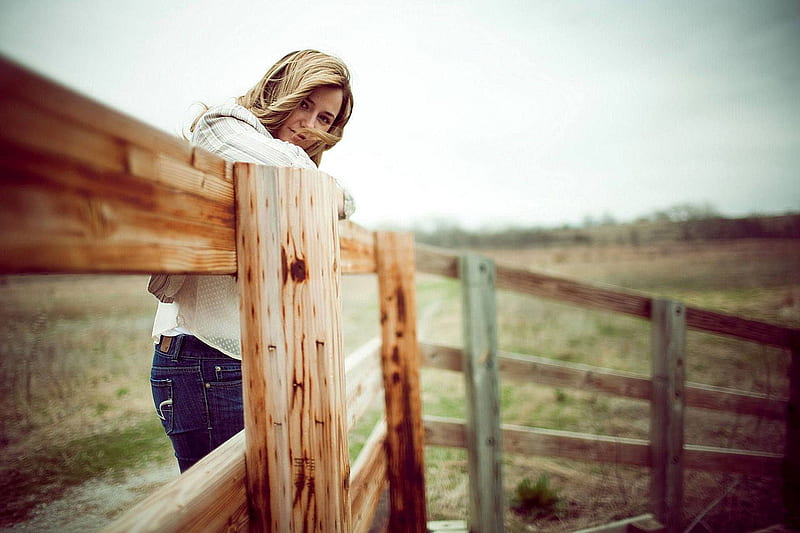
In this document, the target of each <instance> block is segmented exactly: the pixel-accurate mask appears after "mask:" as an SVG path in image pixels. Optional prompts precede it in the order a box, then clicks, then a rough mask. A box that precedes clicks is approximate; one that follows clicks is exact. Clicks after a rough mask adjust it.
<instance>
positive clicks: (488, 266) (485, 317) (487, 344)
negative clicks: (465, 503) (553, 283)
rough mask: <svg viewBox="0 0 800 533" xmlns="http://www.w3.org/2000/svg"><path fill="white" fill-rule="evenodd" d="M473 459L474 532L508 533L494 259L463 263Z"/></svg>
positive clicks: (470, 258)
mask: <svg viewBox="0 0 800 533" xmlns="http://www.w3.org/2000/svg"><path fill="white" fill-rule="evenodd" d="M458 264H459V277H460V278H461V292H462V302H463V307H462V315H463V326H462V327H463V338H464V350H463V357H464V379H465V381H466V397H467V450H468V454H469V488H470V506H469V529H470V531H472V532H478V531H480V532H481V533H495V532H497V533H500V532H502V531H503V510H504V507H503V475H502V470H503V468H502V449H503V447H502V442H501V433H500V397H499V391H498V383H497V381H498V363H497V303H496V301H495V291H494V285H495V269H494V262H493V261H492V260H491V259H487V258H483V257H480V256H477V255H469V254H467V255H462V256H460V258H459V263H458Z"/></svg>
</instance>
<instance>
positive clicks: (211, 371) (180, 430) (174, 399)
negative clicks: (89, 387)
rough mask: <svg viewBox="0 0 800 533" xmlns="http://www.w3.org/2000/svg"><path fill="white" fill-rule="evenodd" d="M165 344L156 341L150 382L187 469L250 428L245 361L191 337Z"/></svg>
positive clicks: (177, 453)
mask: <svg viewBox="0 0 800 533" xmlns="http://www.w3.org/2000/svg"><path fill="white" fill-rule="evenodd" d="M162 339H164V338H163V337H162ZM165 345H166V342H163V341H162V342H161V343H160V344H158V345H156V349H155V354H154V355H153V367H152V370H151V373H150V384H151V386H152V389H153V401H154V403H155V408H156V414H157V415H158V417H159V418H160V419H161V423H162V425H163V426H164V431H166V433H167V435H168V436H169V438H170V439H171V440H172V447H173V448H174V449H175V457H176V458H177V459H178V466H179V467H180V469H181V472H184V471H185V470H186V469H187V468H189V467H190V466H192V465H193V464H194V463H196V462H197V461H199V460H200V459H202V458H203V457H204V456H205V455H207V454H208V453H209V452H210V451H211V450H213V449H214V448H216V447H217V446H219V445H220V444H222V443H223V442H225V441H226V440H228V439H229V438H230V437H232V436H233V435H235V434H236V433H238V432H239V431H241V430H242V429H243V428H244V418H243V416H244V415H243V410H242V363H241V361H239V360H238V359H234V358H232V357H228V356H227V355H225V354H224V353H222V352H220V351H219V350H217V349H215V348H212V347H210V346H208V345H207V344H205V343H203V342H202V341H200V340H199V339H197V338H196V337H193V336H191V335H178V336H177V337H172V338H171V342H170V343H169V346H168V347H166V346H165ZM161 347H164V351H161V350H160V348H161Z"/></svg>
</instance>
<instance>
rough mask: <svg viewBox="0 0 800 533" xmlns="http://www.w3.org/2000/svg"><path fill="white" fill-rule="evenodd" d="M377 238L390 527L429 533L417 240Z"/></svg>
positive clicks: (408, 532)
mask: <svg viewBox="0 0 800 533" xmlns="http://www.w3.org/2000/svg"><path fill="white" fill-rule="evenodd" d="M375 237H376V238H375V251H376V259H377V267H378V293H379V298H380V322H381V338H382V340H383V344H382V347H381V362H382V366H383V388H384V395H385V398H386V425H387V435H386V453H387V456H388V457H387V462H388V466H387V473H388V477H389V494H390V500H391V518H390V525H389V530H390V531H393V532H398V533H401V532H402V533H413V532H418V533H425V532H426V531H427V520H426V514H427V513H426V508H425V469H424V456H423V446H424V441H423V428H422V400H421V395H420V376H419V373H420V360H419V350H418V345H417V330H416V292H415V286H414V239H413V237H412V235H411V234H407V233H389V232H378V233H376V236H375Z"/></svg>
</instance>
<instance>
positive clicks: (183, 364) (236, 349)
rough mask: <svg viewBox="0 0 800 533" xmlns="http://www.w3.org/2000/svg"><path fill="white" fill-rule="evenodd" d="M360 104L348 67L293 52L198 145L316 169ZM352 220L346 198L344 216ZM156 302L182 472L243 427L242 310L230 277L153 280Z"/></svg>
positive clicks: (158, 374)
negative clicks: (355, 96)
mask: <svg viewBox="0 0 800 533" xmlns="http://www.w3.org/2000/svg"><path fill="white" fill-rule="evenodd" d="M352 109H353V96H352V92H351V90H350V74H349V72H348V69H347V67H346V66H345V65H344V63H342V61H341V60H339V59H337V58H335V57H333V56H330V55H328V54H324V53H322V52H318V51H316V50H301V51H298V52H292V53H290V54H288V55H286V56H285V57H283V58H282V59H281V60H280V61H278V62H277V63H275V65H273V66H272V68H270V69H269V70H268V71H267V73H266V74H265V75H264V77H263V78H262V79H261V80H260V81H259V82H258V83H257V84H256V85H255V86H254V87H253V88H252V89H250V90H249V91H248V92H247V93H246V94H245V95H243V96H240V97H239V98H237V99H236V102H235V103H229V104H225V105H220V106H217V107H212V108H210V109H206V110H205V111H204V112H203V113H202V114H201V115H200V116H199V117H197V119H196V120H195V121H194V123H193V124H192V126H191V129H190V131H191V141H192V144H194V145H196V146H200V147H202V148H205V149H206V150H209V151H211V152H213V153H215V154H218V155H220V156H221V157H224V158H225V159H228V160H230V161H245V162H250V163H258V164H263V165H272V166H283V167H297V168H317V165H319V163H320V160H321V158H322V154H323V152H325V151H326V150H328V149H330V148H331V147H333V146H334V145H335V144H336V143H337V142H339V140H340V139H341V138H342V131H343V129H344V127H345V125H346V124H347V122H348V120H349V119H350V114H351V112H352ZM352 211H353V201H352V198H351V197H350V196H349V194H347V193H346V192H343V194H342V200H341V202H340V205H339V216H340V217H342V218H344V217H347V216H349V215H350V214H351V213H352ZM148 288H149V290H150V292H151V293H153V294H154V295H155V296H156V297H157V298H158V299H159V304H158V311H157V312H156V317H155V321H154V325H153V340H154V342H155V343H156V346H155V354H154V356H153V366H152V370H151V375H150V382H151V385H152V389H153V400H154V402H155V407H156V413H157V414H158V416H159V418H160V419H161V422H162V424H163V426H164V430H165V431H166V433H167V435H169V437H170V439H171V440H172V445H173V448H174V449H175V456H176V457H177V459H178V466H179V467H180V470H181V472H183V471H185V470H186V469H187V468H189V467H190V466H191V465H193V464H194V463H196V462H197V461H198V460H200V459H201V458H202V457H203V456H205V455H206V454H208V453H209V452H210V451H211V450H213V449H214V448H216V447H217V446H219V445H220V444H222V443H223V442H225V441H226V440H227V439H228V438H230V437H231V436H233V435H234V434H236V433H237V432H239V431H240V430H241V429H242V428H243V427H244V421H243V411H242V373H241V372H242V371H241V358H242V355H241V344H240V339H239V301H238V292H237V291H238V289H237V286H236V280H235V279H234V278H233V277H232V276H166V275H154V276H152V277H151V279H150V284H149V287H148Z"/></svg>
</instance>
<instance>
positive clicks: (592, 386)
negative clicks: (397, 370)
mask: <svg viewBox="0 0 800 533" xmlns="http://www.w3.org/2000/svg"><path fill="white" fill-rule="evenodd" d="M420 352H421V354H422V363H423V365H427V366H430V367H433V368H440V369H443V370H453V371H456V372H461V371H463V368H462V367H463V364H462V357H463V355H462V350H461V348H457V347H453V346H442V345H436V344H427V343H422V344H420ZM498 364H499V373H500V377H502V378H503V379H504V380H506V381H511V382H517V383H520V382H521V383H539V384H542V385H549V386H552V387H570V388H574V389H581V390H584V391H590V392H601V393H606V394H613V395H616V396H622V397H626V398H633V399H637V400H645V401H650V399H651V398H652V380H651V379H650V376H645V375H641V374H634V373H632V372H621V371H618V370H609V369H606V368H600V367H594V366H590V365H584V364H580V363H570V362H566V361H557V360H555V359H548V358H545V357H539V356H535V355H527V354H516V353H510V352H503V351H500V352H499V357H498ZM685 393H686V405H687V406H688V407H700V408H704V409H713V410H716V411H730V412H734V413H739V414H746V415H755V416H763V417H767V418H774V419H779V418H783V417H785V416H786V402H787V399H786V398H776V397H773V396H769V395H766V394H760V393H754V392H745V391H739V390H734V389H727V388H724V387H716V386H712V385H704V384H700V383H687V384H686V389H685Z"/></svg>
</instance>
